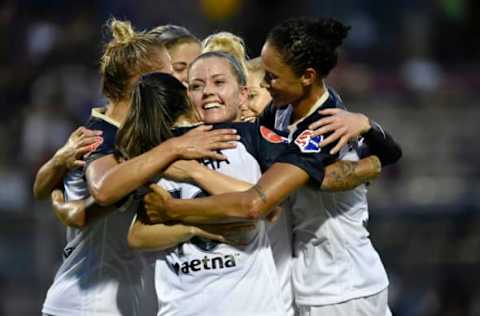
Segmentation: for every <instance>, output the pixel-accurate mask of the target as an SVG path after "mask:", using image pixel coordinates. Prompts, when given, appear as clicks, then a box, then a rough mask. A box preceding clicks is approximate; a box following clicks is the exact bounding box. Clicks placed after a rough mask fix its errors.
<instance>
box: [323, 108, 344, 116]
mask: <svg viewBox="0 0 480 316" xmlns="http://www.w3.org/2000/svg"><path fill="white" fill-rule="evenodd" d="M339 112H345V110H342V109H339V108H329V109H324V110H320V111H318V113H320V114H322V115H335V114H337V113H339Z"/></svg>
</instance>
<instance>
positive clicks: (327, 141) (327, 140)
mask: <svg viewBox="0 0 480 316" xmlns="http://www.w3.org/2000/svg"><path fill="white" fill-rule="evenodd" d="M345 132H346V130H345V129H344V128H340V129H337V130H336V131H335V132H334V133H332V134H331V135H329V136H328V137H327V138H325V139H324V140H323V141H322V142H321V143H320V147H325V146H327V145H328V144H331V143H333V142H335V141H337V140H339V139H340V138H341V137H342V136H343V134H345Z"/></svg>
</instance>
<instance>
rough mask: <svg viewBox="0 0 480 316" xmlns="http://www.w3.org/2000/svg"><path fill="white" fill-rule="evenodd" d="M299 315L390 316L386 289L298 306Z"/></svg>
mask: <svg viewBox="0 0 480 316" xmlns="http://www.w3.org/2000/svg"><path fill="white" fill-rule="evenodd" d="M298 312H299V316H392V312H391V311H390V308H389V307H388V289H385V290H383V291H381V292H380V293H377V294H375V295H372V296H367V297H361V298H356V299H353V300H350V301H346V302H343V303H339V304H332V305H324V306H302V305H300V306H298Z"/></svg>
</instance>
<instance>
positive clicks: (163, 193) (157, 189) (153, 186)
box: [150, 184, 171, 198]
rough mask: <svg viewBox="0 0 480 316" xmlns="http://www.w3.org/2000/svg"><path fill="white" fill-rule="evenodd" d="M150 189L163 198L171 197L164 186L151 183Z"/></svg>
mask: <svg viewBox="0 0 480 316" xmlns="http://www.w3.org/2000/svg"><path fill="white" fill-rule="evenodd" d="M150 190H152V191H153V192H155V193H158V194H159V195H160V196H162V197H163V198H169V197H171V195H170V193H168V191H166V190H165V189H164V188H162V187H161V186H159V185H158V184H151V185H150Z"/></svg>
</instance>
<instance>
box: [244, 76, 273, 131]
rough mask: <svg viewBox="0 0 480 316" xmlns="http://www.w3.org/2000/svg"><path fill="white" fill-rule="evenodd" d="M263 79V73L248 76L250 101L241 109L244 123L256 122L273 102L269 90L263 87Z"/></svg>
mask: <svg viewBox="0 0 480 316" xmlns="http://www.w3.org/2000/svg"><path fill="white" fill-rule="evenodd" d="M263 77H264V72H263V71H256V72H249V74H248V80H247V87H248V101H247V102H245V103H244V104H243V105H242V106H241V107H240V110H241V119H242V121H247V122H251V121H254V120H255V119H256V117H257V116H259V115H260V114H261V113H262V112H263V110H264V109H265V107H266V106H267V105H268V104H269V103H270V101H271V100H272V98H271V97H270V94H269V93H268V91H267V89H265V88H264V87H263V84H262V83H263Z"/></svg>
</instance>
